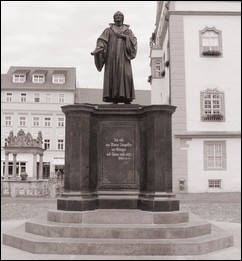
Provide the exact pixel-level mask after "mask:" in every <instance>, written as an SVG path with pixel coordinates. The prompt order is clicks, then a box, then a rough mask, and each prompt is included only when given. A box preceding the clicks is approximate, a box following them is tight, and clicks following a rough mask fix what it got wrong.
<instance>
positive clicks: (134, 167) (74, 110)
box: [57, 104, 179, 211]
mask: <svg viewBox="0 0 242 261" xmlns="http://www.w3.org/2000/svg"><path fill="white" fill-rule="evenodd" d="M62 110H63V112H64V113H65V115H66V147H65V184H64V190H65V192H64V193H63V194H62V196H63V198H61V199H59V200H58V204H57V205H58V206H57V207H58V209H59V210H70V211H71V210H74V211H80V210H94V209H97V208H104V209H105V208H111V209H112V208H128V209H141V210H147V211H174V210H179V201H178V200H175V199H174V198H173V197H174V195H173V194H172V158H171V155H172V151H171V115H172V113H173V112H174V111H175V107H174V106H170V105H151V106H140V105H138V104H123V105H120V104H119V105H116V104H108V105H91V104H78V105H67V106H63V107H62Z"/></svg>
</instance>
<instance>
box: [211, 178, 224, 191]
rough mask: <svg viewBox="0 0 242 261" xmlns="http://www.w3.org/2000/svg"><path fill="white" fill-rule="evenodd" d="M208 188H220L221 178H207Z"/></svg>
mask: <svg viewBox="0 0 242 261" xmlns="http://www.w3.org/2000/svg"><path fill="white" fill-rule="evenodd" d="M208 187H209V188H217V189H221V179H209V180H208Z"/></svg>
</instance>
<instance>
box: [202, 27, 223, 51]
mask: <svg viewBox="0 0 242 261" xmlns="http://www.w3.org/2000/svg"><path fill="white" fill-rule="evenodd" d="M200 54H201V56H220V55H221V54H222V34H221V31H219V30H217V29H216V28H215V27H211V28H210V27H206V28H205V29H203V30H201V31H200Z"/></svg>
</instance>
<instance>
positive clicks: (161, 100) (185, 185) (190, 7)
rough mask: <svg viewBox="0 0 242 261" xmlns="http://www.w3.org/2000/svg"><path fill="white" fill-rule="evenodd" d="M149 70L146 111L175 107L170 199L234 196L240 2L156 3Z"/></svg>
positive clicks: (238, 166)
mask: <svg viewBox="0 0 242 261" xmlns="http://www.w3.org/2000/svg"><path fill="white" fill-rule="evenodd" d="M159 65H160V66H159ZM151 70H152V76H151V77H150V82H151V91H152V93H151V99H152V102H151V103H152V104H171V105H174V106H177V109H176V112H175V113H174V114H173V116H172V117H173V118H172V129H173V131H172V136H173V148H172V150H173V191H174V192H213V191H221V192H232V191H240V190H241V174H240V173H241V127H240V126H241V2H240V1H209V2H206V1H157V16H156V29H155V32H154V33H153V34H152V37H151Z"/></svg>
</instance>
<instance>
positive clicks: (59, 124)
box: [57, 117, 64, 127]
mask: <svg viewBox="0 0 242 261" xmlns="http://www.w3.org/2000/svg"><path fill="white" fill-rule="evenodd" d="M57 120H58V122H57V127H64V118H63V117H59V118H58V119H57Z"/></svg>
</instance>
